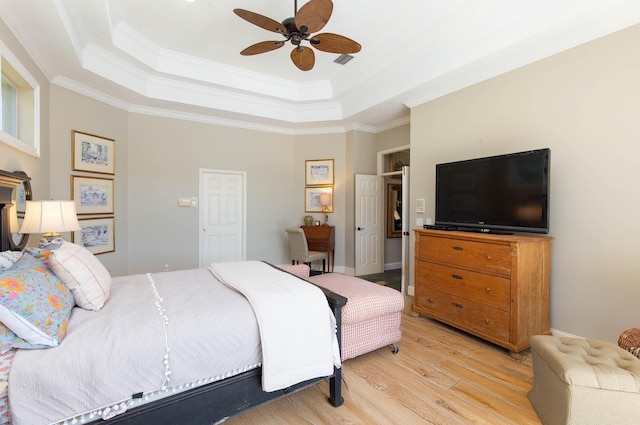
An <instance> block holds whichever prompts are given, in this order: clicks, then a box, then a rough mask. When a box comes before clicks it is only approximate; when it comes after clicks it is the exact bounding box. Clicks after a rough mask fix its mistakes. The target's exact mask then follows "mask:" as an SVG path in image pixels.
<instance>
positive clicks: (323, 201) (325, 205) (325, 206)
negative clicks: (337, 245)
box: [320, 193, 331, 226]
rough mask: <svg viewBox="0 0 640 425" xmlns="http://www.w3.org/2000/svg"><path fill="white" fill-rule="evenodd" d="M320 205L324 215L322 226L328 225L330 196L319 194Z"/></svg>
mask: <svg viewBox="0 0 640 425" xmlns="http://www.w3.org/2000/svg"><path fill="white" fill-rule="evenodd" d="M320 205H322V212H323V213H324V224H323V225H324V226H328V225H329V214H327V213H329V212H331V209H330V208H329V205H331V194H330V193H321V194H320Z"/></svg>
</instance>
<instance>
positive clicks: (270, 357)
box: [209, 261, 340, 391]
mask: <svg viewBox="0 0 640 425" xmlns="http://www.w3.org/2000/svg"><path fill="white" fill-rule="evenodd" d="M209 270H211V272H212V273H213V274H214V276H215V277H216V278H217V279H218V280H219V281H220V282H222V283H224V284H225V285H228V286H230V287H232V288H234V289H235V290H237V291H238V292H241V293H242V294H243V295H244V296H245V297H246V298H247V299H248V300H249V303H250V304H251V306H252V307H253V310H254V313H255V315H256V318H257V320H258V327H259V329H260V340H261V344H262V389H263V390H265V391H276V390H279V389H283V388H287V387H289V386H291V385H293V384H296V383H298V382H303V381H306V380H309V379H313V378H318V377H322V376H329V375H332V374H333V367H334V365H335V366H336V367H340V353H339V348H338V342H337V339H336V333H335V329H336V322H335V317H334V316H333V313H332V312H331V310H330V309H329V306H328V304H327V299H326V297H325V295H324V293H323V292H322V290H320V288H318V287H316V286H315V285H312V284H309V283H308V282H305V281H303V280H301V279H299V278H297V277H295V276H291V275H289V274H284V273H282V271H280V270H277V269H275V268H273V267H272V266H270V265H268V264H265V263H263V262H259V261H243V262H230V263H213V264H210V265H209Z"/></svg>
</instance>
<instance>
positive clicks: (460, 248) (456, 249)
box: [453, 246, 464, 251]
mask: <svg viewBox="0 0 640 425" xmlns="http://www.w3.org/2000/svg"><path fill="white" fill-rule="evenodd" d="M453 250H454V251H464V248H463V247H461V246H454V247H453Z"/></svg>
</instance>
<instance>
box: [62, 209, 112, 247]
mask: <svg viewBox="0 0 640 425" xmlns="http://www.w3.org/2000/svg"><path fill="white" fill-rule="evenodd" d="M114 222H115V219H114V218H113V217H108V218H81V219H79V220H78V223H80V230H76V231H75V232H73V233H72V234H71V241H72V242H73V243H75V244H78V245H82V246H83V247H85V248H87V249H88V250H89V251H90V252H92V253H93V254H104V253H106V252H113V251H115V250H116V244H115V238H114V233H115V228H114Z"/></svg>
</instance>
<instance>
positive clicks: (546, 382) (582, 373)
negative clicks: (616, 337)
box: [529, 335, 640, 425]
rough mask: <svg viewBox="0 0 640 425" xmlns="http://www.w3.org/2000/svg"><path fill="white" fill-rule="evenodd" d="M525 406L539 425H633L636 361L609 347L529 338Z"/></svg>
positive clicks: (639, 379)
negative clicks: (531, 409) (529, 387)
mask: <svg viewBox="0 0 640 425" xmlns="http://www.w3.org/2000/svg"><path fill="white" fill-rule="evenodd" d="M531 354H532V358H533V375H534V385H533V389H532V390H531V391H530V392H529V400H530V401H531V404H532V405H533V407H534V408H535V410H536V413H537V414H538V416H539V417H540V420H541V421H542V423H543V424H544V425H638V423H639V418H640V360H639V359H637V358H636V357H634V356H633V355H631V354H630V353H628V352H627V351H624V350H623V349H621V348H620V347H618V346H617V345H615V344H613V343H609V342H603V341H594V340H589V339H580V338H560V337H554V336H549V335H535V336H533V337H531Z"/></svg>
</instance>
